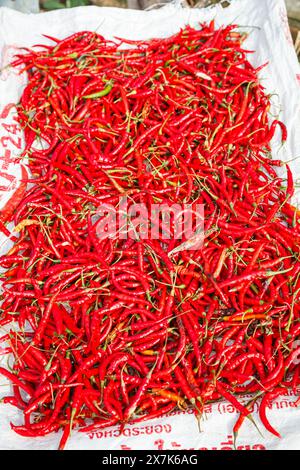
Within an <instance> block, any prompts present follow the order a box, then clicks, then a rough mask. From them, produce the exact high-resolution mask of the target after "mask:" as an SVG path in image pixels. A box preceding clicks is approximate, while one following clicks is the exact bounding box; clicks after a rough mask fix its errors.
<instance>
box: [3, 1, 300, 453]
mask: <svg viewBox="0 0 300 470" xmlns="http://www.w3.org/2000/svg"><path fill="white" fill-rule="evenodd" d="M213 18H214V19H215V21H216V25H217V26H221V25H226V24H229V23H234V24H239V25H240V27H241V29H242V30H245V31H248V32H250V33H251V34H250V35H249V38H248V39H247V42H246V46H247V48H248V49H252V50H255V53H254V54H250V55H249V59H250V61H251V62H252V63H253V64H254V65H257V66H258V65H260V64H263V63H265V62H268V63H269V65H268V66H267V67H266V68H264V69H263V70H262V72H261V79H262V82H263V84H264V86H265V87H266V89H267V91H268V92H270V93H272V94H273V98H272V101H273V110H272V112H274V114H276V115H278V114H279V117H280V119H281V120H282V121H284V122H285V124H286V125H287V128H288V141H287V143H286V144H285V145H284V146H283V147H282V146H281V145H280V144H279V132H278V135H276V136H275V138H274V142H273V154H274V158H281V159H282V160H284V161H290V160H291V168H292V171H293V173H294V176H295V178H297V179H298V180H299V183H300V159H299V157H300V69H299V64H298V62H297V58H296V55H295V52H294V49H293V44H292V39H291V36H290V32H289V27H288V22H287V16H286V9H285V5H284V1H283V0H232V1H231V4H230V6H229V7H228V8H223V7H222V6H221V5H217V6H215V7H211V8H206V9H186V8H182V7H181V6H180V4H171V5H167V6H166V7H164V8H161V9H159V10H154V11H150V12H144V11H136V10H123V9H117V8H98V7H81V8H75V9H69V10H59V11H53V12H49V13H40V14H36V15H25V14H22V13H18V12H16V11H13V10H9V9H6V8H0V53H1V56H0V57H1V59H0V68H2V69H3V67H4V66H5V65H7V63H9V61H10V60H11V58H12V56H13V55H14V53H15V52H16V49H17V48H18V47H20V46H27V47H30V46H32V45H34V44H37V43H41V42H43V43H46V42H47V40H46V39H45V38H43V37H42V34H48V35H51V36H55V37H59V38H63V37H66V36H68V35H69V34H71V33H74V32H76V31H80V30H92V31H97V32H98V33H100V34H102V35H103V36H105V37H106V38H112V37H114V36H118V37H125V38H129V39H146V38H151V37H166V36H169V35H171V34H173V33H175V32H177V31H178V30H179V29H180V28H182V27H184V26H185V25H187V24H190V25H191V26H197V25H198V24H199V22H205V21H210V20H212V19H213ZM24 83H25V75H23V76H18V75H17V74H16V72H14V71H12V70H10V69H4V70H2V73H1V74H0V208H1V207H3V206H4V205H5V203H6V202H7V201H8V200H9V198H11V196H12V195H13V193H14V191H15V189H16V187H17V185H18V178H20V174H21V167H20V165H19V164H15V163H14V158H15V157H16V156H17V155H18V154H19V153H20V149H21V147H22V135H21V133H20V132H19V131H16V130H15V129H11V128H9V127H7V125H9V124H11V123H12V122H13V121H12V116H13V110H10V107H9V106H8V105H9V104H10V103H15V102H17V101H18V98H19V96H20V94H21V92H22V88H23V86H24ZM9 130H10V131H14V132H10V133H9ZM276 138H278V143H277V140H276ZM297 157H298V159H297ZM4 245H7V242H6V241H5V239H4V238H1V237H0V252H1V246H2V251H3V250H4ZM1 363H2V364H3V365H5V364H7V358H4V357H3V356H0V364H1ZM8 390H9V386H8V385H7V384H6V383H5V381H4V379H3V377H0V398H1V396H4V395H6V394H7V392H8ZM299 393H300V390H299V392H298V394H299ZM245 400H247V397H246V398H245ZM294 401H295V396H294V395H292V394H291V395H289V396H285V397H283V398H282V399H280V400H278V401H277V402H275V403H273V405H272V407H271V409H269V410H268V417H269V419H270V421H271V422H272V424H273V425H274V427H276V429H278V430H279V432H280V433H281V435H282V439H278V438H276V437H274V436H273V435H271V434H269V433H268V432H267V431H265V430H263V426H262V425H261V424H260V421H259V417H258V414H257V413H256V411H255V412H254V413H253V417H254V419H255V421H256V422H257V423H258V426H259V427H260V429H261V430H262V433H263V436H261V435H260V434H259V433H258V432H257V430H256V428H255V427H254V426H253V425H252V424H251V423H250V421H249V420H246V422H245V424H244V425H243V427H242V429H241V432H240V434H239V438H238V441H237V448H238V449H241V450H242V449H249V450H263V449H300V408H298V409H297V408H295V406H293V402H294ZM236 419H237V413H236V411H235V410H234V409H233V407H232V405H230V404H228V403H226V402H220V403H217V404H214V405H208V406H207V407H206V409H205V416H204V417H203V421H202V423H201V432H200V431H199V428H198V424H197V421H196V419H195V417H194V415H193V414H192V413H191V412H185V413H182V412H181V413H179V412H174V413H171V415H170V416H167V417H165V418H163V419H156V420H152V421H150V422H145V423H142V424H140V425H127V426H126V428H125V429H124V431H123V432H122V434H121V435H120V431H119V429H118V428H110V429H107V430H102V431H99V432H94V433H89V434H83V433H77V432H73V434H72V437H71V439H70V441H69V443H68V445H67V449H106V450H108V449H124V450H125V449H161V450H162V449H163V450H165V449H174V450H176V449H178V450H179V449H203V450H206V449H222V450H231V449H233V436H232V427H233V424H234V422H235V420H236ZM11 421H12V422H13V423H15V424H21V423H22V416H21V414H20V413H19V412H17V411H16V410H15V408H13V407H11V406H9V405H3V404H0V448H1V449H56V448H57V445H58V441H59V439H60V433H59V434H53V435H50V436H47V437H45V438H35V439H32V438H23V437H20V436H17V435H16V434H14V432H13V431H11V429H10V422H11Z"/></svg>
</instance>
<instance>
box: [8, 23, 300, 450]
mask: <svg viewBox="0 0 300 470" xmlns="http://www.w3.org/2000/svg"><path fill="white" fill-rule="evenodd" d="M244 38H245V35H243V34H241V33H240V32H238V30H237V29H236V27H234V26H228V27H224V28H220V29H215V27H214V23H210V24H207V25H205V24H203V25H201V28H200V29H198V30H195V29H192V28H190V27H186V28H185V29H184V30H182V31H180V32H179V33H178V34H176V35H174V36H173V37H170V38H168V39H153V40H150V41H146V42H143V41H140V42H130V41H124V40H116V41H115V42H111V41H107V40H105V39H104V38H103V37H101V36H100V35H98V34H96V33H93V32H80V33H76V34H73V35H72V36H70V37H68V38H66V39H64V40H57V39H54V38H50V39H51V40H52V41H54V43H55V44H54V45H51V46H48V45H47V46H45V45H42V46H38V47H36V48H34V49H33V50H26V51H25V52H24V54H20V55H19V56H17V58H16V59H15V61H14V63H13V65H14V66H16V67H19V70H20V73H23V72H27V74H28V85H27V86H26V88H25V90H24V92H23V94H22V97H21V100H20V103H19V105H18V106H17V111H18V117H17V119H18V122H19V123H20V125H21V127H22V129H23V131H24V136H25V142H26V148H25V151H24V155H25V156H26V157H27V159H28V165H29V167H30V170H31V173H32V179H31V183H33V184H31V185H30V187H28V188H29V189H27V192H26V194H25V197H24V198H23V200H22V201H21V202H20V203H19V205H18V207H17V208H16V210H15V213H14V217H13V222H14V224H15V226H16V231H17V232H18V234H19V235H18V238H17V240H16V241H15V244H14V246H13V248H11V249H10V250H9V251H8V253H7V254H6V255H4V256H2V257H1V258H0V260H1V266H2V269H3V271H4V273H3V274H2V306H1V316H0V325H1V326H2V327H3V328H4V329H6V333H5V334H4V335H3V336H2V337H1V340H0V341H1V342H2V343H3V344H2V345H3V348H2V350H1V354H2V355H3V354H10V353H12V354H13V358H14V360H13V362H9V365H8V367H7V368H4V367H2V368H0V373H1V374H3V375H4V376H5V377H7V378H8V379H9V380H10V382H11V383H12V394H11V395H10V396H7V397H5V398H3V400H2V401H3V402H5V403H10V404H11V405H14V406H16V407H17V408H19V409H20V410H22V412H23V416H24V424H22V425H16V424H12V425H11V426H12V428H13V429H14V430H15V431H16V432H17V433H18V434H20V435H22V436H29V437H34V436H44V435H46V434H48V433H51V432H53V431H55V432H57V431H58V430H61V429H62V430H63V434H62V439H61V443H60V448H63V447H64V445H65V443H66V441H67V439H68V436H69V434H70V432H71V430H72V428H79V429H80V430H81V431H92V430H97V429H101V428H104V427H107V426H112V425H116V424H119V425H120V426H121V427H122V428H123V427H124V426H125V425H126V423H128V422H131V423H134V422H135V423H136V422H141V421H144V420H149V419H151V418H156V417H159V416H162V415H166V414H168V413H169V412H171V411H172V410H174V409H175V408H179V409H181V410H186V409H188V408H193V410H194V412H195V415H196V416H197V418H200V417H201V414H202V412H203V409H204V406H205V405H206V404H207V403H210V402H213V401H216V400H219V399H226V400H228V401H229V402H230V403H231V404H232V405H233V406H234V407H235V408H236V409H237V411H238V412H239V413H240V418H239V419H238V421H237V423H236V425H235V427H234V432H235V433H237V431H238V429H239V428H240V426H241V424H242V422H243V421H244V420H245V418H250V419H252V418H251V406H250V405H251V403H250V402H249V403H248V404H247V403H246V404H243V403H242V402H243V400H242V402H241V401H240V399H238V398H237V397H239V396H243V395H244V394H246V395H248V394H252V399H251V400H252V402H253V401H255V400H260V399H261V401H260V407H259V410H260V418H261V421H262V423H263V424H264V426H265V427H266V428H267V430H268V431H270V432H271V433H273V434H275V435H276V436H279V434H278V432H277V431H276V430H275V429H273V427H272V426H271V424H270V423H269V421H268V419H267V416H266V409H267V407H268V405H269V404H270V402H271V401H272V400H273V399H275V398H276V397H278V396H280V395H284V394H285V393H286V391H287V390H288V389H292V390H293V391H294V392H296V390H297V386H298V385H299V383H300V379H299V365H297V361H296V360H295V359H296V357H297V355H299V347H298V348H296V349H295V348H294V344H295V341H296V340H299V339H300V321H299V318H300V304H299V291H300V262H299V246H300V226H299V212H297V210H296V209H295V208H294V207H293V206H292V205H290V203H289V201H290V198H291V196H292V195H293V191H294V189H293V179H292V175H291V171H290V169H289V167H288V166H286V165H284V164H283V163H282V162H281V161H276V160H272V159H271V156H270V141H271V139H272V137H273V135H274V133H275V131H276V132H277V128H278V132H280V131H281V133H282V140H283V141H285V140H286V129H285V126H284V125H283V124H282V123H281V122H280V121H278V120H273V122H272V123H270V122H269V117H268V114H269V108H270V96H267V95H266V94H265V92H264V88H263V87H262V85H261V84H260V83H259V81H258V71H259V70H260V68H261V67H260V68H256V69H255V68H254V67H253V66H252V65H251V64H250V62H249V61H248V59H247V56H248V53H249V52H250V51H247V50H245V49H243V47H242V43H243V40H244ZM280 128H281V129H280ZM281 166H282V167H283V168H282V170H283V171H284V174H286V177H284V178H280V177H279V176H278V171H277V169H278V167H281ZM120 196H127V198H128V200H130V203H132V204H133V203H144V204H146V206H147V207H150V206H151V204H154V203H165V204H173V203H189V204H191V206H193V204H204V210H205V240H204V244H203V246H202V247H201V248H199V249H196V250H190V249H189V248H190V246H189V241H188V240H177V239H175V238H174V237H172V236H170V237H169V238H168V237H166V236H163V234H161V236H160V238H159V239H157V240H153V239H151V238H150V237H149V238H147V239H142V238H141V237H139V236H136V237H129V238H128V239H127V240H121V239H119V238H118V236H115V237H114V238H106V239H99V238H98V237H97V235H96V221H95V215H96V214H97V209H98V207H99V206H100V205H101V204H103V203H110V204H113V205H116V206H117V205H118V203H119V200H120ZM171 235H172V234H171ZM13 322H14V323H13ZM13 325H17V327H13ZM298 401H299V400H298Z"/></svg>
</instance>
